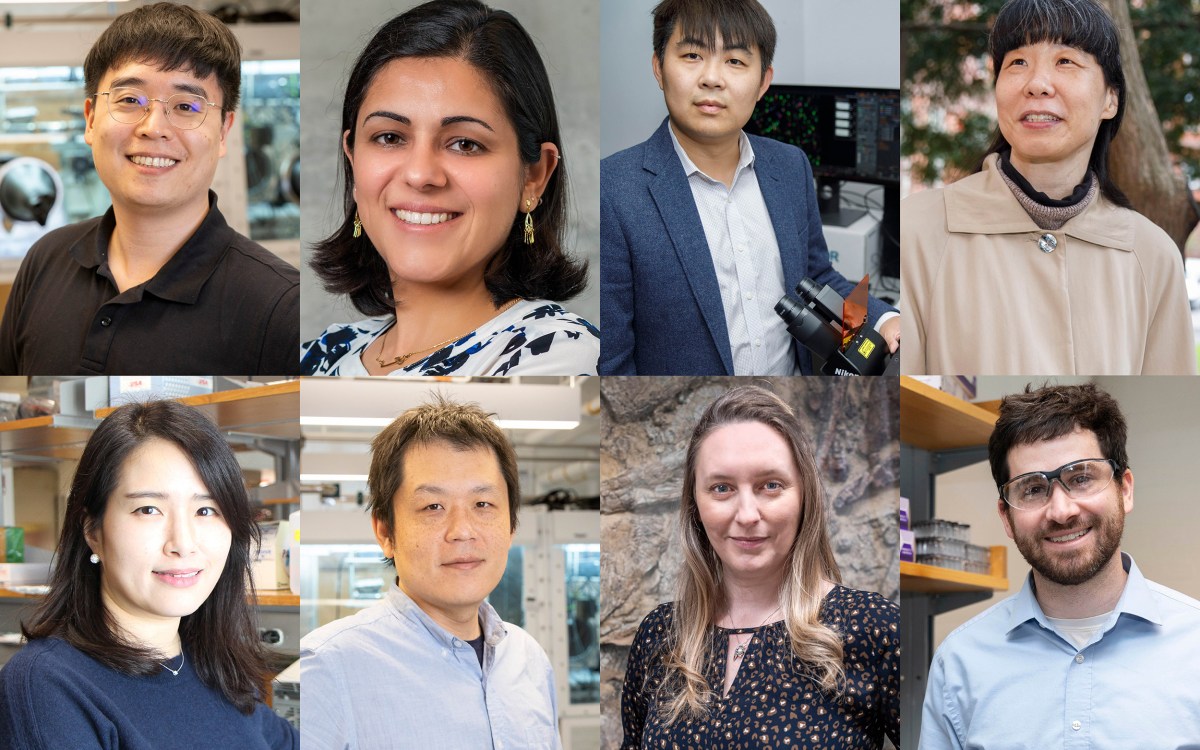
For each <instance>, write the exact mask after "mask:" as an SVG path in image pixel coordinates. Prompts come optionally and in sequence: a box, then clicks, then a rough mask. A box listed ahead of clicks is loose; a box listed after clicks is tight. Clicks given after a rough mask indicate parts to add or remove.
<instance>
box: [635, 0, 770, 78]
mask: <svg viewBox="0 0 1200 750" xmlns="http://www.w3.org/2000/svg"><path fill="white" fill-rule="evenodd" d="M677 26H678V27H679V29H680V30H681V38H683V39H691V40H695V41H696V42H697V43H698V44H699V46H700V47H701V48H703V49H705V50H708V51H709V52H712V51H714V50H715V49H716V48H717V36H718V35H719V36H720V38H721V42H722V44H724V46H725V47H726V48H730V47H745V48H747V49H750V48H751V47H758V53H759V56H760V57H761V58H762V72H763V74H764V75H765V74H766V72H767V68H769V67H771V61H772V60H774V59H775V23H774V22H773V21H772V20H771V15H770V14H769V13H767V11H766V9H765V8H763V7H762V5H760V4H759V3H758V0H663V2H661V3H659V4H658V6H657V7H655V8H654V54H655V55H656V56H657V57H658V63H659V65H661V64H662V62H663V57H664V56H665V55H666V51H667V42H668V41H670V39H671V35H672V34H674V33H675V28H676V27H677Z"/></svg>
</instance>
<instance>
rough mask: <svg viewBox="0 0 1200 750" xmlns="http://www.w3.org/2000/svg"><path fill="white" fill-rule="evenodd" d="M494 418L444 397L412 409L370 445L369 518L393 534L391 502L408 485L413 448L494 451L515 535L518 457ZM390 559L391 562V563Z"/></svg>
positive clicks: (394, 516) (393, 513) (392, 506)
mask: <svg viewBox="0 0 1200 750" xmlns="http://www.w3.org/2000/svg"><path fill="white" fill-rule="evenodd" d="M492 416H493V415H491V414H488V413H487V412H485V411H484V410H483V409H481V408H479V405H478V404H458V403H454V402H453V401H449V400H447V399H446V398H444V397H442V396H436V397H435V398H434V400H433V401H432V402H431V403H428V404H422V405H420V406H417V407H414V408H412V409H409V410H408V411H406V412H404V413H403V414H401V415H400V416H398V417H396V419H395V421H393V422H392V423H391V424H390V425H388V426H387V427H385V428H384V429H383V431H382V432H380V433H379V434H378V435H376V436H375V439H374V440H372V441H371V473H370V475H369V476H368V477H367V490H368V491H369V493H370V496H371V497H370V504H369V505H368V506H367V507H368V508H369V510H370V511H371V517H372V518H374V519H375V520H377V521H382V522H383V523H384V524H385V525H386V526H387V529H388V533H389V534H391V533H393V532H394V531H395V524H396V509H395V507H394V505H395V504H394V502H393V500H394V499H395V497H396V492H397V491H399V489H400V485H401V484H403V482H404V456H405V454H407V453H408V449H409V448H411V447H413V446H414V445H431V444H435V443H447V444H449V445H450V446H451V447H453V448H455V449H459V450H471V449H473V448H485V449H490V450H491V451H492V453H493V454H494V455H495V456H496V461H497V462H498V463H499V464H500V473H501V474H502V475H503V476H504V485H505V487H506V488H507V489H508V523H509V530H510V531H516V530H517V511H518V509H519V508H520V506H521V483H520V479H519V478H518V475H517V453H516V451H515V450H514V449H513V446H512V443H511V442H509V440H508V438H507V437H506V436H505V435H504V431H503V430H501V429H500V427H499V426H498V425H497V424H496V423H495V422H494V421H492ZM388 559H389V560H390V559H391V558H388Z"/></svg>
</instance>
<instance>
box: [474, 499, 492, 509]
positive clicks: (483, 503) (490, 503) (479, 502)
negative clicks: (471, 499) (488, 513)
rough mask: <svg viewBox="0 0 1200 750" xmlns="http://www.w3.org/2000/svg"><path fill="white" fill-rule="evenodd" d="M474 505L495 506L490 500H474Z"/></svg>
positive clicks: (480, 506)
mask: <svg viewBox="0 0 1200 750" xmlns="http://www.w3.org/2000/svg"><path fill="white" fill-rule="evenodd" d="M475 507H476V508H495V507H496V504H495V503H493V502H492V501H491V500H476V501H475Z"/></svg>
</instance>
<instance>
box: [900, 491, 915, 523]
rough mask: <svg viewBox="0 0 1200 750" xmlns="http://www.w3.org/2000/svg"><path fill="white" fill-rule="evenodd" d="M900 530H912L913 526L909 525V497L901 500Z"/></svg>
mask: <svg viewBox="0 0 1200 750" xmlns="http://www.w3.org/2000/svg"><path fill="white" fill-rule="evenodd" d="M900 528H901V529H905V530H907V529H911V528H912V526H910V525H909V523H908V498H907V497H902V498H900Z"/></svg>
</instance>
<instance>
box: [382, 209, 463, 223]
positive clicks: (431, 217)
mask: <svg viewBox="0 0 1200 750" xmlns="http://www.w3.org/2000/svg"><path fill="white" fill-rule="evenodd" d="M392 213H394V214H396V218H397V219H399V220H400V221H403V222H404V223H405V224H441V223H442V222H443V221H449V220H450V217H451V216H455V215H456V214H422V213H417V212H416V211H403V210H401V209H396V210H394V211H392Z"/></svg>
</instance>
